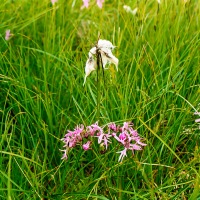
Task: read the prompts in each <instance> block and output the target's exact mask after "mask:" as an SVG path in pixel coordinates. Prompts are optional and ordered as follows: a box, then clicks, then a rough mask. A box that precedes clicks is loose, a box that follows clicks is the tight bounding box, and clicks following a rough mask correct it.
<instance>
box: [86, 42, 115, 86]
mask: <svg viewBox="0 0 200 200" xmlns="http://www.w3.org/2000/svg"><path fill="white" fill-rule="evenodd" d="M114 48H115V46H113V44H112V43H111V42H110V41H108V40H99V41H98V44H97V45H96V46H95V47H93V48H92V49H90V51H89V58H88V60H87V62H86V65H85V77H84V82H83V85H84V84H85V82H86V78H87V77H88V76H89V75H90V73H91V72H92V71H94V70H96V69H97V60H96V56H97V52H99V53H100V54H101V60H100V62H101V61H102V65H103V68H104V69H107V68H106V64H110V63H113V64H114V65H115V66H116V69H117V71H118V59H117V58H116V57H115V56H114V55H113V54H112V50H113V49H114Z"/></svg>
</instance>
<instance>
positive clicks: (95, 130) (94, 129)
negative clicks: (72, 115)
mask: <svg viewBox="0 0 200 200" xmlns="http://www.w3.org/2000/svg"><path fill="white" fill-rule="evenodd" d="M91 128H92V132H93V133H96V134H97V135H101V134H102V133H103V129H102V128H101V127H100V126H99V125H98V122H96V123H94V124H92V125H91Z"/></svg>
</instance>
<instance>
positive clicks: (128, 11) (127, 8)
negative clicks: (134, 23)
mask: <svg viewBox="0 0 200 200" xmlns="http://www.w3.org/2000/svg"><path fill="white" fill-rule="evenodd" d="M123 8H124V10H125V11H126V12H127V13H131V14H132V15H136V13H137V11H138V8H137V7H136V8H135V9H134V10H132V9H131V7H130V6H127V5H124V6H123Z"/></svg>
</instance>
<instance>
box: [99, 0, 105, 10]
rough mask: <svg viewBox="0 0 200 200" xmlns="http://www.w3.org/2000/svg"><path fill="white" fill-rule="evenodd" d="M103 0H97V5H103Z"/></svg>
mask: <svg viewBox="0 0 200 200" xmlns="http://www.w3.org/2000/svg"><path fill="white" fill-rule="evenodd" d="M103 2H104V0H97V5H98V6H99V8H102V7H103Z"/></svg>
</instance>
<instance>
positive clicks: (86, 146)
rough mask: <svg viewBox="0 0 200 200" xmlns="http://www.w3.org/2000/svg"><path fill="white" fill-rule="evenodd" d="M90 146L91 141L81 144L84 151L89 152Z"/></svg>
mask: <svg viewBox="0 0 200 200" xmlns="http://www.w3.org/2000/svg"><path fill="white" fill-rule="evenodd" d="M90 144H91V141H87V142H86V143H85V144H83V149H84V150H85V151H87V150H89V149H90Z"/></svg>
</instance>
